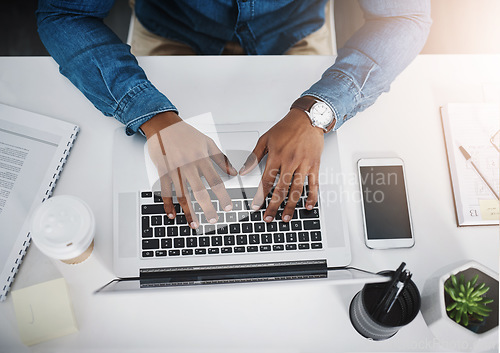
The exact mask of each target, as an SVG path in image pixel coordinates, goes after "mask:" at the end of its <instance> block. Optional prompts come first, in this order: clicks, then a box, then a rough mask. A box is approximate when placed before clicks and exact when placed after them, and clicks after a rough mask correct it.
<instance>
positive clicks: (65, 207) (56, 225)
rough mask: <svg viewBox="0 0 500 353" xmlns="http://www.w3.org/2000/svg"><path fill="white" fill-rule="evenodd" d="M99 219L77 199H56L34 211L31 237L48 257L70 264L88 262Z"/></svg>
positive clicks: (59, 197)
mask: <svg viewBox="0 0 500 353" xmlns="http://www.w3.org/2000/svg"><path fill="white" fill-rule="evenodd" d="M94 235H95V219H94V214H93V213H92V210H91V209H90V207H89V206H88V205H87V204H86V203H85V202H84V201H83V200H81V199H79V198H78V197H75V196H70V195H62V196H54V197H51V198H49V199H47V200H45V201H44V202H43V203H42V204H41V205H40V206H39V207H38V208H37V209H36V210H35V212H34V214H33V218H32V223H31V238H32V239H33V242H34V243H35V245H36V247H37V248H38V249H40V251H41V252H42V253H44V254H45V255H47V256H49V257H52V258H54V259H57V260H61V261H62V262H64V263H68V264H77V263H80V262H83V261H84V260H86V259H87V258H88V257H89V256H90V254H91V253H92V250H93V248H94Z"/></svg>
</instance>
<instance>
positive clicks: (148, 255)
mask: <svg viewBox="0 0 500 353" xmlns="http://www.w3.org/2000/svg"><path fill="white" fill-rule="evenodd" d="M153 256H154V253H153V252H152V251H143V252H142V257H153Z"/></svg>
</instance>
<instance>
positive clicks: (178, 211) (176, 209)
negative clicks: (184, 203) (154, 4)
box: [174, 203, 181, 213]
mask: <svg viewBox="0 0 500 353" xmlns="http://www.w3.org/2000/svg"><path fill="white" fill-rule="evenodd" d="M174 209H175V213H181V205H180V204H178V203H174Z"/></svg>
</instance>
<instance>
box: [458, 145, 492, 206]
mask: <svg viewBox="0 0 500 353" xmlns="http://www.w3.org/2000/svg"><path fill="white" fill-rule="evenodd" d="M458 149H459V150H460V152H462V154H463V155H464V157H465V160H466V161H467V162H470V164H471V165H472V167H473V168H474V170H475V171H476V173H477V174H478V175H479V176H480V177H481V179H483V181H484V183H485V184H486V186H487V187H488V188H489V189H490V191H491V192H492V193H493V195H495V197H496V198H497V200H498V199H499V197H498V194H497V192H496V191H495V189H493V187H492V186H491V185H490V183H488V180H486V178H485V177H484V175H483V174H482V173H481V172H480V171H479V169H478V168H477V166H476V164H475V163H474V161H473V160H472V157H471V155H470V154H469V152H467V151H466V150H465V148H464V147H463V146H460V147H458Z"/></svg>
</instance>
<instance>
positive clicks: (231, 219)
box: [226, 212, 238, 223]
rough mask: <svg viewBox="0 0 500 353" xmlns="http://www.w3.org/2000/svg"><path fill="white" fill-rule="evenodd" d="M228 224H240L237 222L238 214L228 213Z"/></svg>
mask: <svg viewBox="0 0 500 353" xmlns="http://www.w3.org/2000/svg"><path fill="white" fill-rule="evenodd" d="M226 222H227V223H234V222H238V221H237V217H236V212H228V213H226Z"/></svg>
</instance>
